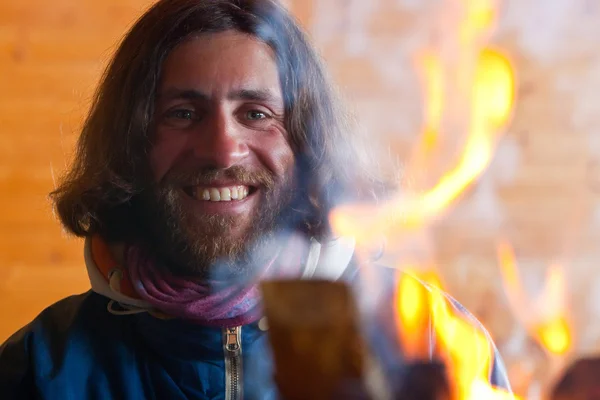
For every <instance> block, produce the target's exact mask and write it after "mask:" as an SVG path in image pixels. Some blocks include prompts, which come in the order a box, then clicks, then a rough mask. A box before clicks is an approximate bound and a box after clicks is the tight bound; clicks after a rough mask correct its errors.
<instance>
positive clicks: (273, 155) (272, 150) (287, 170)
mask: <svg viewBox="0 0 600 400" xmlns="http://www.w3.org/2000/svg"><path fill="white" fill-rule="evenodd" d="M261 153H262V156H263V157H262V158H263V162H264V163H265V164H266V165H267V167H268V168H269V169H271V170H272V171H273V173H274V174H275V175H276V176H278V177H281V178H286V177H290V176H292V175H293V170H294V164H295V156H294V152H293V150H292V148H291V147H290V144H289V143H288V142H287V140H285V138H284V137H282V136H279V137H275V138H272V139H271V140H264V141H263V144H262V146H261Z"/></svg>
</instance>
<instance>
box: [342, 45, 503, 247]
mask: <svg viewBox="0 0 600 400" xmlns="http://www.w3.org/2000/svg"><path fill="white" fill-rule="evenodd" d="M423 64H424V66H425V70H426V71H425V76H428V77H430V78H431V81H430V83H429V85H428V89H427V92H428V94H429V98H430V99H429V100H430V101H429V102H427V107H426V113H425V114H426V115H425V117H426V121H425V126H424V131H423V135H422V140H421V144H420V147H419V148H418V150H417V156H416V159H417V160H418V161H416V162H414V164H413V165H417V166H419V165H420V164H422V161H423V160H426V159H427V155H428V154H429V153H430V152H431V149H432V148H433V146H435V143H436V141H437V138H438V136H439V129H440V125H441V115H442V112H443V109H444V104H445V100H446V99H445V98H446V97H447V94H446V93H445V92H444V90H443V87H444V85H443V84H442V82H444V81H445V80H447V77H445V76H444V75H443V72H444V71H443V70H442V69H441V65H442V63H441V61H440V60H439V59H437V58H435V57H433V56H429V57H426V58H425V61H424V62H423ZM471 101H472V107H471V117H470V121H469V135H468V139H467V141H466V144H465V146H464V150H463V153H462V156H461V158H460V161H459V162H458V165H457V166H456V167H455V168H453V169H452V170H450V171H448V172H447V173H445V174H443V175H442V177H441V178H440V179H439V181H438V182H437V184H436V185H435V186H434V187H433V188H431V189H430V190H428V191H425V193H422V194H417V193H410V191H409V190H408V188H405V190H403V194H400V195H397V196H396V197H395V198H393V199H391V200H390V201H389V202H387V203H385V204H383V205H381V206H379V207H377V208H373V207H371V206H368V205H347V206H342V207H339V208H337V209H335V210H333V211H332V213H331V215H330V222H331V225H332V227H333V229H334V231H335V232H336V233H338V234H340V235H346V236H352V237H354V238H355V239H356V240H357V242H358V243H359V244H363V245H368V244H369V242H370V241H371V240H372V239H373V238H374V237H379V236H381V235H385V236H388V237H390V236H395V235H396V234H399V233H406V232H410V231H414V230H417V229H421V228H423V227H424V226H426V225H427V224H428V223H430V222H431V221H432V220H433V219H435V218H437V217H439V216H440V215H442V213H443V212H444V211H445V210H447V209H448V208H449V206H450V205H452V204H453V203H454V201H455V200H456V199H457V198H458V197H459V196H460V195H461V193H462V192H463V191H464V190H465V189H466V188H467V187H468V186H469V185H470V184H471V183H472V182H473V181H474V180H476V179H477V178H478V177H479V176H480V175H481V174H482V173H483V171H484V170H485V168H486V167H487V165H488V164H489V161H490V159H491V158H492V154H493V148H494V145H495V143H496V141H497V137H498V135H499V133H500V131H501V129H502V128H503V127H504V126H505V125H506V123H507V122H508V121H509V119H510V115H511V112H512V109H513V105H514V76H513V71H512V68H511V65H510V62H509V61H508V59H507V58H506V57H505V56H504V55H502V54H501V53H500V52H497V51H495V50H491V49H485V50H483V51H482V52H481V53H480V55H479V57H478V61H477V65H476V70H475V76H474V82H473V89H472V94H471Z"/></svg>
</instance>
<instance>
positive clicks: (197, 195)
mask: <svg viewBox="0 0 600 400" xmlns="http://www.w3.org/2000/svg"><path fill="white" fill-rule="evenodd" d="M255 190H256V188H254V187H252V186H245V185H234V186H222V187H211V186H190V187H187V188H185V192H186V193H187V194H188V195H189V196H190V197H192V198H194V199H195V200H200V201H211V202H217V201H241V200H244V199H245V198H246V197H248V195H249V194H252V193H254V191H255Z"/></svg>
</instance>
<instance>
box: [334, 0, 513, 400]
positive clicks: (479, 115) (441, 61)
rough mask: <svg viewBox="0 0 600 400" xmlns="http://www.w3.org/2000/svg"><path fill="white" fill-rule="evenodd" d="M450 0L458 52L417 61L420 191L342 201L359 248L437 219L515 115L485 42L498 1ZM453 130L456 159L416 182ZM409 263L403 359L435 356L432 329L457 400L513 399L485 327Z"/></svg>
mask: <svg viewBox="0 0 600 400" xmlns="http://www.w3.org/2000/svg"><path fill="white" fill-rule="evenodd" d="M447 3H448V10H449V12H450V13H451V15H457V13H456V12H455V11H456V9H457V7H458V8H459V9H460V10H461V11H462V12H461V13H459V14H460V16H461V19H460V20H459V21H458V22H459V24H458V26H457V27H456V28H457V29H456V31H455V32H448V34H449V35H450V36H454V37H453V38H452V39H450V40H454V42H455V45H456V48H451V49H444V50H450V51H437V52H435V51H427V52H425V53H424V54H422V55H421V56H420V58H419V68H420V73H421V76H422V77H424V80H425V81H424V85H423V92H424V97H425V107H424V116H423V117H424V123H423V128H422V131H421V137H420V140H419V143H418V145H417V146H416V148H415V151H414V156H413V157H412V158H411V159H410V160H408V163H407V169H408V174H409V176H410V177H411V178H414V177H416V178H417V182H416V185H415V186H416V187H417V190H411V188H408V187H402V188H401V189H400V191H399V193H397V194H396V195H395V196H394V197H392V198H391V199H390V200H389V201H387V202H386V203H384V204H378V205H377V206H370V205H366V204H358V205H357V204H352V205H345V206H342V207H338V208H336V209H335V210H333V211H332V213H331V214H330V223H331V226H332V227H333V230H334V231H335V233H336V234H338V235H340V236H350V237H353V238H354V239H355V240H356V242H357V245H358V246H359V247H363V248H369V247H370V246H371V245H372V243H373V242H375V241H377V240H379V239H380V238H381V237H382V236H383V237H385V238H386V239H388V241H391V239H398V238H403V237H405V235H410V234H413V233H416V232H418V231H421V230H423V229H424V228H426V227H427V226H429V225H430V224H431V223H432V222H433V221H434V220H435V219H437V218H439V217H440V216H442V215H443V214H444V213H445V212H446V211H447V210H448V209H449V208H450V207H451V206H452V205H453V204H454V203H455V202H456V200H457V199H458V198H460V196H461V195H462V194H463V193H464V191H465V189H467V188H468V187H469V185H471V184H472V183H473V182H474V181H475V180H477V179H478V178H479V176H480V175H481V174H482V173H483V172H484V171H485V169H486V168H487V166H488V164H489V162H490V160H491V158H492V156H493V151H494V147H495V144H496V142H497V141H498V138H499V135H500V134H501V132H502V130H503V129H504V128H505V126H506V125H507V124H508V122H509V120H510V117H511V115H512V111H513V108H514V102H515V99H514V97H515V95H514V91H515V90H514V87H515V83H514V81H515V78H514V71H513V69H512V66H511V63H510V62H509V60H508V58H507V57H506V56H505V55H504V54H502V53H501V52H500V51H497V50H494V49H491V48H486V47H484V46H483V43H484V42H485V40H486V39H487V37H488V35H489V32H490V30H491V29H492V26H493V24H494V20H495V16H496V10H495V7H494V5H495V0H455V1H450V0H448V1H447ZM458 103H460V104H458ZM463 103H464V104H463ZM461 118H462V119H461ZM446 122H448V123H446ZM457 122H459V123H458V124H457ZM456 126H460V127H461V129H463V128H462V127H464V129H465V131H464V132H465V133H466V140H465V142H464V146H463V148H462V151H461V153H460V157H459V158H458V162H457V163H456V165H455V166H454V167H453V168H450V169H449V170H448V171H446V172H445V173H443V174H440V175H439V176H440V177H439V179H437V181H436V182H435V183H434V184H433V185H428V182H427V181H419V179H421V178H422V176H423V175H425V173H426V171H427V170H428V169H429V168H428V167H429V166H431V162H432V158H433V157H434V156H435V155H437V153H436V152H438V151H440V149H439V147H440V146H439V145H440V143H441V142H440V138H441V137H442V136H443V134H444V133H448V132H444V128H450V127H456ZM422 188H425V189H424V190H423V189H422ZM407 267H408V268H405V269H404V273H400V275H399V278H398V287H397V292H396V297H395V307H396V317H397V326H398V332H399V335H400V339H401V342H402V344H403V349H404V352H405V353H406V355H407V357H408V358H409V359H417V360H418V359H428V358H429V357H430V356H434V354H431V353H430V352H431V351H432V349H431V346H430V344H431V343H430V342H429V339H430V335H434V336H435V338H436V339H437V340H436V343H437V344H436V350H435V351H436V354H435V356H438V357H441V358H442V359H443V361H444V362H445V363H446V365H447V366H448V368H449V372H450V375H451V382H452V385H454V388H453V389H454V393H455V394H456V395H457V397H456V398H457V399H459V400H486V399H492V400H493V399H514V396H513V395H512V394H510V393H507V392H504V391H502V390H499V389H496V388H494V387H492V386H491V385H490V384H489V375H490V371H491V369H492V364H493V351H492V348H491V346H490V340H489V338H488V337H487V336H486V333H485V332H484V331H483V330H479V329H478V328H476V327H474V326H473V324H472V323H471V322H470V321H467V319H466V318H465V317H466V316H464V315H457V312H456V311H455V310H454V308H453V307H450V306H449V303H448V299H447V298H446V296H445V295H444V294H443V292H442V291H441V290H439V289H437V288H441V284H440V281H439V279H438V277H437V275H436V274H435V273H422V272H420V273H418V272H416V271H422V268H418V266H407ZM407 270H408V271H407ZM423 282H425V286H423V284H422V283H423Z"/></svg>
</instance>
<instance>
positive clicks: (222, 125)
mask: <svg viewBox="0 0 600 400" xmlns="http://www.w3.org/2000/svg"><path fill="white" fill-rule="evenodd" d="M149 159H150V166H151V169H152V173H153V175H154V183H155V186H154V187H153V189H152V190H150V191H148V193H146V194H145V195H144V196H143V204H144V206H143V211H142V215H143V218H144V219H145V222H144V225H145V226H147V227H149V235H151V243H152V244H153V246H155V247H156V250H157V251H158V252H159V253H160V254H161V256H163V257H164V258H166V261H167V264H169V268H171V269H172V270H173V272H175V273H178V274H187V275H203V274H206V273H208V272H210V270H211V268H212V267H214V265H215V263H223V264H224V265H227V266H229V267H232V266H233V269H234V272H235V271H237V270H238V269H239V268H241V267H243V264H244V259H245V257H246V256H247V252H248V251H249V250H250V249H251V248H252V247H253V246H255V245H256V244H257V243H260V241H261V238H263V237H265V236H268V234H269V233H270V232H272V231H273V229H274V228H275V227H276V225H277V222H278V218H279V217H280V214H281V212H282V210H283V209H284V208H285V207H286V206H287V205H289V203H290V201H291V197H292V190H293V186H294V153H293V151H292V149H291V147H290V145H289V142H288V137H287V133H286V131H285V128H284V104H283V96H282V93H281V85H280V82H279V74H278V69H277V65H276V62H275V60H274V54H273V52H272V50H271V49H270V47H269V46H268V45H266V44H265V43H263V42H261V41H259V40H257V39H255V38H253V37H252V36H249V35H245V34H242V33H239V32H234V31H227V32H223V33H217V34H203V35H199V36H197V37H194V38H192V39H190V40H189V41H186V42H184V43H182V44H181V45H179V46H178V47H176V48H175V49H174V50H173V51H172V52H171V53H170V55H169V56H168V57H167V59H166V61H165V64H164V66H163V72H162V77H161V82H160V83H159V88H158V92H157V102H156V111H155V119H154V136H153V145H152V148H151V151H150V154H149ZM228 270H229V272H231V268H228Z"/></svg>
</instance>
